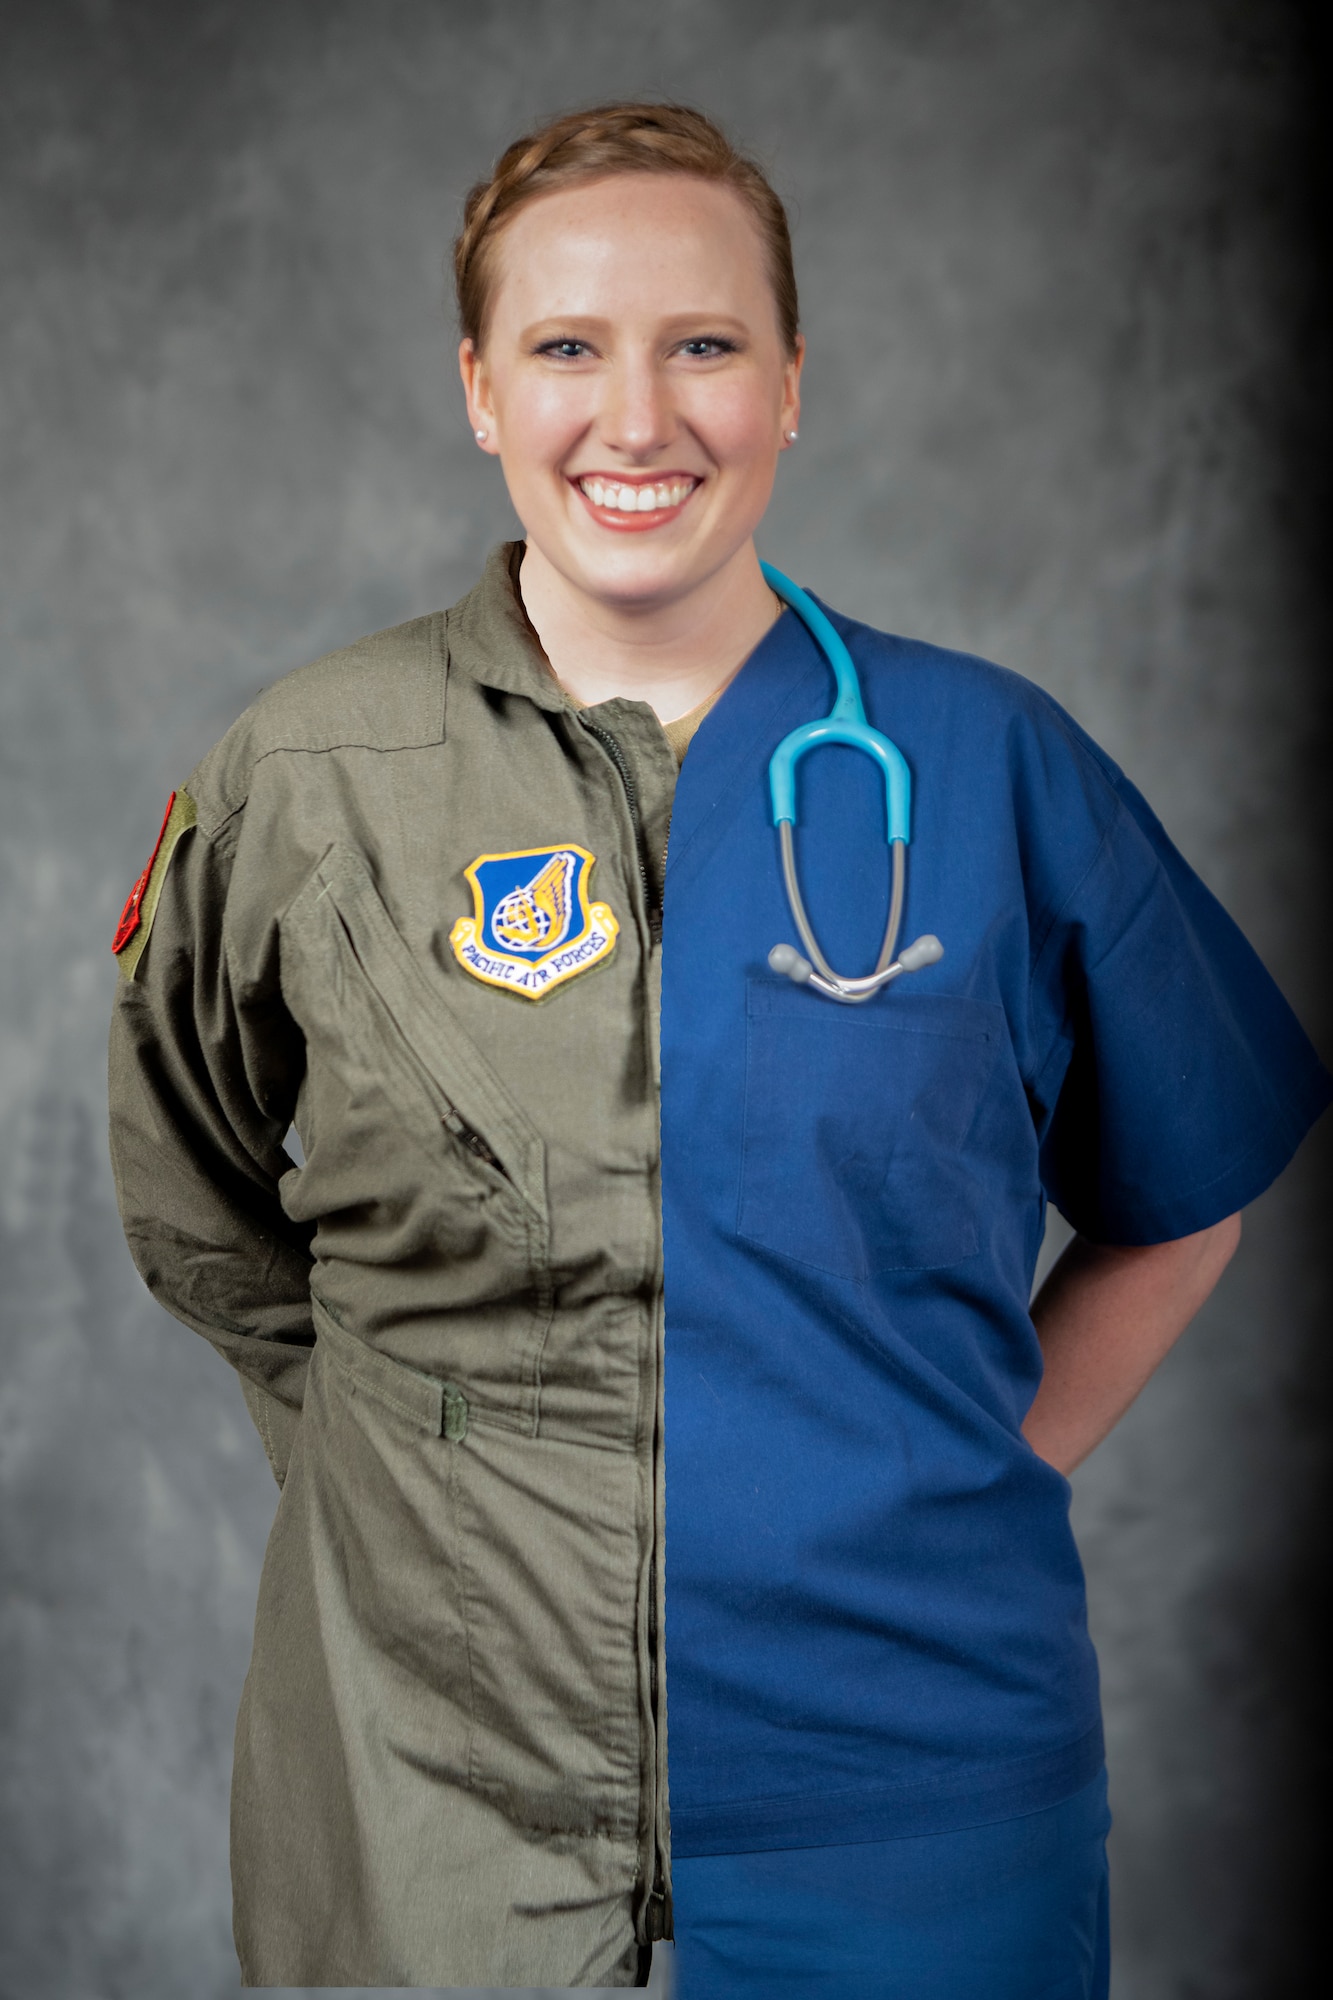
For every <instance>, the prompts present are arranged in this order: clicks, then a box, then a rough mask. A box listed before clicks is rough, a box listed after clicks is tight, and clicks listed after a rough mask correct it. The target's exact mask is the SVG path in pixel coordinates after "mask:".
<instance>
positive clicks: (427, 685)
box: [186, 612, 447, 835]
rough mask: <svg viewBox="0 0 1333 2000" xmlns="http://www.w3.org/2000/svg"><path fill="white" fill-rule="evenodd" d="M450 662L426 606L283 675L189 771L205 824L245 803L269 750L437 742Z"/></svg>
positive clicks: (441, 630)
mask: <svg viewBox="0 0 1333 2000" xmlns="http://www.w3.org/2000/svg"><path fill="white" fill-rule="evenodd" d="M446 668H447V652H446V646H445V617H444V613H443V612H430V613H428V614H427V615H426V616H425V617H422V618H412V619H409V620H408V621H407V623H406V624H403V625H393V626H390V627H389V628H388V629H387V630H385V631H383V632H374V633H371V634H370V635H369V637H367V638H364V639H358V640H357V641H356V642H355V643H354V644H353V645H350V646H343V647H340V648H339V649H338V651H336V652H333V653H327V654H325V655H324V657H323V658H322V659H319V660H313V661H311V662H310V664H309V665H308V666H304V667H297V668H296V669H295V670H294V671H293V672H291V673H289V674H284V676H283V677H282V679H281V680H279V681H275V682H274V684H273V686H272V687H269V688H265V690H264V692H263V693H262V694H261V695H260V696H259V697H258V699H257V700H256V701H253V702H252V703H251V704H250V706H249V708H247V709H246V711H245V713H244V714H243V715H241V716H240V717H239V718H238V719H237V721H236V722H234V723H233V724H232V726H231V728H230V729H229V730H228V731H227V733H226V735H225V736H224V737H223V738H222V739H221V741H220V742H218V743H216V744H215V745H214V746H213V748H212V749H211V750H210V751H209V752H208V753H207V755H206V756H204V757H203V758H201V760H200V762H199V763H198V764H197V765H196V766H195V768H194V770H193V772H192V773H191V774H190V777H189V780H188V781H187V787H186V789H187V790H188V792H189V795H190V797H191V799H192V800H193V801H194V805H195V809H196V811H197V813H198V818H199V827H200V831H201V832H203V833H204V834H205V835H211V834H213V833H215V832H216V831H217V830H218V829H219V828H220V827H222V826H223V825H224V824H225V822H226V821H228V820H229V819H230V818H231V817H232V816H233V815H234V814H235V813H237V812H239V811H240V809H241V808H242V807H243V806H244V805H245V803H246V801H247V799H248V798H249V796H250V791H251V787H252V785H253V783H254V780H255V775H256V772H257V771H258V770H259V767H260V766H261V765H262V764H263V763H264V762H265V760H266V759H269V758H274V757H278V756H282V755H286V756H289V757H305V756H319V755H321V754H323V753H327V752H329V751H334V750H340V749H350V748H363V749H368V750H404V749H414V748H418V747H420V746H422V745H425V744H430V743H438V742H439V741H440V740H441V738H442V737H443V734H444V688H445V677H446Z"/></svg>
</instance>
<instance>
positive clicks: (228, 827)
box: [109, 793, 314, 1483]
mask: <svg viewBox="0 0 1333 2000" xmlns="http://www.w3.org/2000/svg"><path fill="white" fill-rule="evenodd" d="M178 797H180V798H182V799H186V800H187V801H188V794H185V793H182V794H179V795H178ZM178 817H179V814H178ZM239 818H240V815H239V814H238V815H236V817H235V819H233V820H232V821H230V822H227V823H226V824H224V826H223V828H222V829H220V831H219V832H218V833H217V834H216V835H214V836H213V837H211V838H210V837H207V836H206V835H205V834H204V833H203V832H202V831H201V829H200V828H199V827H198V826H197V825H196V824H194V823H193V821H194V814H193V812H192V811H189V812H188V813H187V814H186V815H185V820H186V823H185V824H184V825H182V826H180V827H179V828H178V829H177V832H176V837H175V838H174V839H168V840H165V841H159V845H158V849H157V850H156V852H155V854H154V858H153V861H152V862H151V863H150V864H149V869H147V870H145V874H144V877H143V878H141V886H142V890H143V896H142V902H143V910H144V913H145V918H146V921H145V922H144V923H143V924H142V926H138V927H136V932H135V935H134V936H133V940H132V948H131V949H129V950H126V951H124V952H123V954H122V955H121V974H122V976H121V981H120V987H119V991H118V994H117V999H116V1007H115V1014H114V1018H113V1022H112V1030H111V1051H110V1078H109V1081H110V1113H111V1159H112V1167H113V1170H114V1173H115V1180H116V1193H117V1198H118V1201H119V1204H120V1213H121V1219H122V1222H123V1224H124V1228H125V1236H126V1240H127V1242H128V1244H129V1247H130V1253H131V1255H132V1256H133V1258H134V1262H135V1264H136V1265H137V1267H138V1270H139V1273H140V1275H141V1277H142V1278H143V1280H144V1282H145V1284H146V1285H147V1286H148V1289H149V1291H150V1292H152V1294H153V1296H154V1297H155V1298H156V1299H157V1300H159V1301H160V1303H161V1304H162V1305H164V1306H165V1307H166V1309H167V1311H168V1312H170V1313H173V1314H174V1315H175V1317H176V1318H177V1319H179V1320H181V1321H183V1322H184V1324H185V1325H186V1326H189V1327H193V1328H194V1330H195V1331H196V1332H198V1333H202V1334H203V1335H204V1337H205V1339H207V1340H210V1341H211V1342H212V1343H213V1345H214V1346H215V1347H216V1348H217V1350H218V1352H219V1353H220V1354H222V1355H223V1356H225V1358H226V1359H227V1360H228V1361H229V1362H230V1363H231V1364H232V1366H233V1367H234V1368H235V1369H236V1370H237V1372H238V1373H239V1375H240V1377H241V1385H242V1388H243V1390H244V1393H245V1398H246V1403H247V1405H248V1407H249V1409H250V1413H251V1415H252V1417H253V1418H254V1420H255V1423H256V1427H257V1428H258V1430H259V1434H260V1436H261V1438H262V1439H263V1441H264V1446H265V1449H266V1451H267V1452H268V1456H269V1460H270V1463H271V1464H272V1466H273V1470H274V1472H275V1474H276V1475H277V1477H278V1479H279V1482H280V1483H281V1480H282V1479H283V1477H284V1476H285V1472H286V1465H287V1460H288V1458H289V1456H290V1450H291V1446H292V1443H293V1442H294V1439H295V1435H296V1429H297V1425H298V1422H299V1413H300V1409H301V1402H302V1397H303V1395H304V1390H305V1377H306V1369H307V1367H308V1365H309V1360H310V1353H311V1349H312V1346H313V1343H314V1329H313V1326H312V1322H311V1309H310V1270H311V1254H310V1236H311V1231H310V1229H309V1228H308V1227H304V1226H299V1225H297V1224H295V1223H293V1222H291V1221H290V1220H289V1219H288V1217H287V1216H286V1214H285V1212H284V1210H283V1206H282V1199H281V1194H280V1188H279V1183H280V1180H281V1177H282V1175H283V1173H284V1172H285V1171H287V1170H288V1169H289V1168H290V1167H291V1165H292V1162H291V1161H290V1160H289V1158H288V1157H287V1154H286V1153H285V1152H284V1151H283V1139H284V1137H285V1135H286V1133H287V1131H288V1129H289V1127H290V1124H291V1119H292V1113H293V1110H294V1107H295V1103H296V1094H297V1091H298V1089H299V1087H300V1082H301V1078H302V1075H303V1072H304V1045H303V1042H302V1038H301V1035H300V1032H299V1030H298V1029H297V1027H296V1024H295V1023H294V1022H293V1021H292V1019H291V1017H290V1016H289V1015H288V1013H287V1012H286V1009H285V1008H284V1006H283V1005H282V999H281V993H280V991H279V986H278V978H277V943H276V927H275V935H274V937H273V941H272V945H271V950H270V953H269V959H270V964H269V966H268V967H267V969H266V970H265V971H263V972H262V973H260V974H259V975H253V974H252V975H251V976H250V977H249V978H248V979H247V982H246V983H245V985H244V986H241V985H239V984H238V982H237V981H236V979H235V978H234V977H233V974H232V970H231V968H230V966H229V962H228V954H227V951H226V947H225V942H224V921H223V920H224V913H225V909H226V900H227V892H228V885H229V881H230V875H231V859H232V856H233V854H234V851H235V840H236V832H237V822H238V821H239ZM170 826H171V820H170V818H169V819H168V822H167V828H170ZM167 828H164V832H165V831H166V830H167ZM136 893H137V891H136ZM131 901H133V898H132V899H131ZM129 907H130V906H129V905H127V911H128V910H129ZM124 925H125V919H122V929H123V928H124ZM150 925H151V937H150V935H149V929H150ZM117 937H118V939H120V937H121V933H119V932H118V933H117Z"/></svg>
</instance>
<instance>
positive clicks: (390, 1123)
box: [283, 845, 549, 1305]
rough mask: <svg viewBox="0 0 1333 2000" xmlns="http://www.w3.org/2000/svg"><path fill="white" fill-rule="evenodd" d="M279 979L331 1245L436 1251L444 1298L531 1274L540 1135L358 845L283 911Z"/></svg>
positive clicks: (478, 1295) (535, 1273) (306, 1176)
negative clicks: (439, 983) (297, 1038)
mask: <svg viewBox="0 0 1333 2000" xmlns="http://www.w3.org/2000/svg"><path fill="white" fill-rule="evenodd" d="M283 991H284V997H285V999H286V1001H287V1004H288V1006H289V1007H290V1009H291V1012H292V1014H293V1016H294V1017H295V1019H296V1020H297V1021H298V1023H299V1024H300V1026H301V1028H302V1030H303V1031H304V1033H305V1037H306V1043H307V1054H308V1077H307V1092H306V1102H307V1104H308V1109H309V1132H308V1134H307V1133H303V1134H302V1137H303V1141H304V1143H305V1151H306V1166H305V1168H304V1169H303V1170H302V1173H301V1177H300V1178H301V1182H302V1190H303V1192H302V1197H301V1198H302V1200H303V1201H304V1203H305V1204H306V1206H307V1209H308V1212H309V1216H310V1219H315V1220H318V1221H319V1223H320V1229H321V1238H322V1241H323V1244H324V1247H326V1248H327V1249H329V1250H330V1251H332V1252H333V1253H334V1254H337V1251H338V1249H339V1248H340V1247H341V1246H340V1242H339V1238H340V1235H341V1234H342V1233H343V1232H344V1231H346V1232H350V1233H352V1234H354V1235H355V1237H356V1239H357V1244H356V1249H355V1254H356V1255H358V1256H360V1257H369V1259H370V1260H371V1261H372V1262H374V1263H381V1264H382V1263H393V1264H395V1265H399V1266H401V1267H402V1271H403V1273H404V1274H406V1273H410V1272H411V1271H412V1270H414V1269H415V1270H424V1269H425V1267H426V1266H429V1267H430V1285H431V1290H432V1293H433V1294H434V1295H436V1296H438V1299H439V1302H440V1303H441V1304H445V1305H467V1304H477V1303H480V1302H482V1301H484V1300H486V1299H488V1298H490V1299H496V1298H502V1297H504V1296H505V1295H506V1294H509V1293H511V1292H512V1290H513V1288H514V1286H515V1285H516V1284H522V1283H524V1282H529V1281H532V1280H533V1279H535V1278H538V1277H539V1274H540V1273H541V1272H542V1270H543V1269H544V1267H545V1265H546V1263H547V1261H548V1251H549V1244H548V1236H549V1218H548V1210H547V1202H546V1160H545V1147H544V1145H543V1142H542V1139H541V1136H540V1134H539V1133H537V1132H536V1131H535V1130H534V1129H533V1127H532V1126H531V1124H530V1123H529V1122H528V1120H527V1118H526V1117H525V1115H524V1114H523V1112H522V1110H521V1109H520V1108H519V1106H518V1105H517V1103H516V1102H515V1101H514V1098H513V1097H512V1095H511V1093H510V1092H509V1090H508V1089H507V1088H506V1086H505V1084H504V1083H503V1082H502V1080H501V1078H500V1077H499V1075H498V1074H497V1073H496V1071H495V1070H494V1068H493V1067H492V1066H491V1064H490V1063H489V1062H488V1061H487V1059H486V1057H485V1056H484V1055H483V1054H482V1052H481V1050H480V1049H478V1048H477V1047H476V1045H475V1044H474V1043H473V1042H472V1041H471V1040H470V1038H469V1037H468V1035H467V1034H466V1033H465V1032H464V1030H463V1029H462V1027H461V1025H460V1024H459V1023H458V1022H457V1021H456V1019H455V1018H454V1016H453V1014H452V1012H451V1010H450V1009H449V1007H448V1004H447V1002H446V1000H445V999H444V996H443V995H442V994H441V993H439V992H437V991H436V988H435V985H434V982H433V981H432V979H431V978H430V976H429V974H428V972H427V970H425V969H424V968H423V967H422V966H421V965H419V964H418V962H417V960H416V958H415V957H414V955H413V953H412V952H411V950H410V949H409V947H408V946H407V944H406V943H405V941H404V939H403V938H402V937H401V936H400V934H399V932H398V930H397V928H396V927H395V925H394V923H393V920H392V919H391V917H390V916H389V913H388V911H387V910H386V908H385V906H384V904H383V902H382V900H381V899H380V896H379V894H378V892H377V890H376V888H375V884H374V882H373V880H372V878H371V875H370V871H369V869H368V868H367V866H366V863H365V862H364V860H363V859H362V858H361V856H360V855H359V854H357V853H356V852H355V851H354V850H352V849H351V848H347V847H342V846H340V845H335V846H333V847H331V848H330V849H329V850H328V852H327V853H326V854H325V855H324V857H323V859H322V860H321V861H320V863H319V865H318V867H317V868H316V869H315V871H314V873H313V874H312V876H311V878H310V880H309V882H308V883H307V884H306V886H305V888H304V889H303V890H302V891H301V893H300V894H299V895H298V896H297V897H296V899H295V901H294V902H293V903H292V905H291V907H290V908H289V909H288V911H287V912H286V914H285V916H284V918H283ZM340 1216H341V1217H344V1218H346V1221H345V1223H340V1221H339V1217H340ZM376 1237H378V1238H380V1239H381V1240H380V1241H379V1242H378V1243H375V1242H372V1240H371V1239H372V1238H376ZM350 1248H351V1246H350V1245H349V1249H350ZM402 1283H403V1284H407V1283H408V1277H407V1276H406V1275H403V1276H402Z"/></svg>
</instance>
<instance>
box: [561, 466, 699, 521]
mask: <svg viewBox="0 0 1333 2000" xmlns="http://www.w3.org/2000/svg"><path fill="white" fill-rule="evenodd" d="M572 483H573V484H574V485H575V486H577V487H578V490H579V492H580V493H581V494H582V495H583V497H584V499H585V500H586V501H587V502H588V505H589V506H590V507H591V509H592V511H593V513H594V515H595V516H596V517H597V519H598V520H599V521H601V522H602V523H603V525H604V526H606V527H608V528H656V527H658V526H660V525H661V523H662V522H663V521H667V520H670V519H671V518H672V516H673V515H675V514H677V513H679V511H680V509H681V508H682V507H683V506H684V505H685V502H686V501H687V500H688V499H689V497H690V495H691V494H692V493H693V492H694V491H695V490H696V488H697V487H699V486H700V485H702V483H703V482H702V480H700V479H699V478H697V477H696V476H695V475H694V474H693V473H674V474H670V475H668V477H667V478H665V479H646V480H629V479H615V478H612V477H610V476H602V475H599V474H598V473H595V472H591V473H585V474H584V475H583V476H582V477H581V478H578V479H575V480H574V481H573V482H572Z"/></svg>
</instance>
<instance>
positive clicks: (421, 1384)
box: [311, 1292, 531, 1438]
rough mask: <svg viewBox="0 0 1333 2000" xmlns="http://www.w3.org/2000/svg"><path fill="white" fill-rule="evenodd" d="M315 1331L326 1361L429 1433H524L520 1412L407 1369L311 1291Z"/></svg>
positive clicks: (452, 1435)
mask: <svg viewBox="0 0 1333 2000" xmlns="http://www.w3.org/2000/svg"><path fill="white" fill-rule="evenodd" d="M311 1309H312V1317H313V1319H314V1324H315V1332H316V1334H317V1335H318V1337H319V1341H320V1344H321V1346H323V1347H324V1349H325V1350H326V1352H327V1354H328V1356H329V1359H330V1360H331V1361H332V1362H333V1363H334V1365H335V1367H337V1368H338V1369H339V1370H340V1372H341V1373H342V1374H343V1375H344V1376H346V1377H348V1378H350V1379H351V1381H353V1382H354V1383H355V1384H356V1386H357V1388H358V1390H359V1391H361V1392H362V1393H363V1394H366V1395H369V1396H372V1397H374V1398H375V1400H376V1401H377V1402H380V1403H383V1404H384V1405H385V1406H386V1407H387V1408H388V1409H390V1410H392V1411H394V1412H395V1414H396V1415H398V1416H399V1417H405V1418H406V1419H407V1420H408V1421H409V1422H410V1423H412V1424H413V1425H415V1426H416V1427H417V1428H419V1429H420V1430H423V1431H425V1432H426V1434H427V1435H428V1436H430V1437H448V1438H463V1437H466V1435H467V1431H468V1427H469V1425H471V1424H474V1423H475V1424H482V1425H486V1426H489V1427H491V1428H494V1429H497V1430H509V1431H513V1430H517V1431H527V1430H529V1429H530V1428H531V1425H530V1422H529V1421H528V1420H527V1419H526V1418H525V1417H524V1415H523V1414H522V1413H521V1412H518V1411H514V1412H509V1411H505V1410H502V1409H496V1408H495V1407H494V1406H492V1405H485V1406H483V1405H481V1404H480V1403H479V1402H478V1401H477V1399H476V1397H475V1396H469V1395H468V1393H467V1392H466V1390H465V1389H464V1388H463V1387H462V1386H461V1385H460V1384H458V1383H454V1382H445V1381H441V1380H440V1379H439V1378H438V1377H436V1376H433V1375H425V1374H422V1373H421V1372H420V1371H419V1370H418V1369H415V1368H409V1367H408V1366H407V1364H406V1362H403V1361H395V1360H393V1359H392V1358H391V1357H390V1356H389V1355H387V1354H381V1353H380V1352H379V1351H378V1349H376V1348H373V1347H370V1346H369V1345H368V1344H367V1343H366V1342H365V1341H364V1340H360V1339H358V1338H357V1336H356V1335H355V1334H352V1333H348V1331H347V1329H346V1328H345V1327H343V1326H340V1325H339V1323H338V1321H337V1320H336V1319H335V1318H334V1317H333V1314H332V1313H331V1312H330V1310H329V1308H328V1307H327V1306H326V1305H325V1304H324V1302H323V1300H322V1299H320V1298H319V1297H318V1296H317V1295H316V1294H315V1293H313V1292H312V1293H311Z"/></svg>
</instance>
